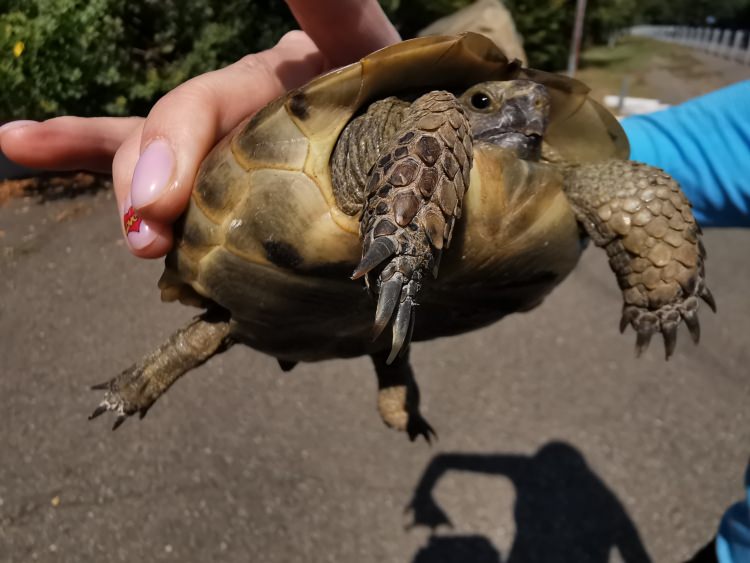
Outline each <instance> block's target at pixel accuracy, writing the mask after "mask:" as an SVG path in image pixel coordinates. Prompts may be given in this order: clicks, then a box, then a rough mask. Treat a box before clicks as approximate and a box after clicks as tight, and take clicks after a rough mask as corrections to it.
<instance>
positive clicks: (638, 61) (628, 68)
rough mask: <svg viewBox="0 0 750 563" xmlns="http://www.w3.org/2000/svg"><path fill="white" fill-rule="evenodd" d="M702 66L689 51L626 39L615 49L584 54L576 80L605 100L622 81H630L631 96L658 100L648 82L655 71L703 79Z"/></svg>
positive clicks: (595, 49)
mask: <svg viewBox="0 0 750 563" xmlns="http://www.w3.org/2000/svg"><path fill="white" fill-rule="evenodd" d="M701 67H702V65H701V64H700V63H699V62H698V61H697V60H696V59H695V57H693V55H692V54H691V52H690V50H689V49H686V48H685V47H682V46H680V45H673V44H670V43H663V42H661V41H654V40H652V39H646V38H641V37H624V38H622V39H620V40H619V41H618V42H617V44H616V45H615V46H613V47H607V46H602V47H593V48H591V49H587V50H586V51H584V52H583V53H582V55H581V64H580V69H579V71H578V73H577V74H576V78H578V79H579V80H581V81H583V82H585V83H586V84H587V85H588V86H589V87H590V88H591V90H592V95H593V97H594V98H596V99H598V100H600V101H601V100H602V99H603V97H604V95H605V94H618V93H619V92H620V90H621V88H622V86H623V81H625V80H627V82H628V95H629V96H637V97H644V98H654V97H657V95H656V92H655V91H654V90H653V88H652V87H651V86H650V84H649V81H648V80H647V78H646V77H647V74H648V73H649V72H651V71H652V70H654V69H658V68H664V69H666V70H669V71H670V72H673V73H675V74H679V75H682V76H685V77H690V76H694V77H695V78H698V77H699V76H700V72H701V71H700V69H701Z"/></svg>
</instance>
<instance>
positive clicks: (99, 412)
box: [89, 404, 109, 420]
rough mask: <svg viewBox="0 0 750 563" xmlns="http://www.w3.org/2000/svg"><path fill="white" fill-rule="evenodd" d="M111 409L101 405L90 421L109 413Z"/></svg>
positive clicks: (91, 415)
mask: <svg viewBox="0 0 750 563" xmlns="http://www.w3.org/2000/svg"><path fill="white" fill-rule="evenodd" d="M108 410H109V409H108V408H107V405H105V404H101V405H99V406H98V407H96V408H95V409H94V412H92V413H91V414H90V415H89V420H94V419H95V418H96V417H98V416H101V415H103V414H104V413H105V412H107V411H108Z"/></svg>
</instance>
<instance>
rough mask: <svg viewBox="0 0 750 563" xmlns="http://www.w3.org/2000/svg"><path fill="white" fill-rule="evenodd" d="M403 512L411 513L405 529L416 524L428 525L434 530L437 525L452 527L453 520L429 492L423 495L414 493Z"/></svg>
mask: <svg viewBox="0 0 750 563" xmlns="http://www.w3.org/2000/svg"><path fill="white" fill-rule="evenodd" d="M405 512H406V513H412V514H413V519H412V521H411V523H410V524H407V526H406V528H407V529H411V528H415V527H417V526H428V527H429V528H431V529H432V530H435V529H436V528H438V526H447V527H449V528H452V527H453V522H451V520H450V518H448V515H447V514H446V513H445V512H444V511H443V509H442V508H440V506H439V505H438V504H437V503H436V502H435V499H433V498H432V495H431V494H429V493H427V494H424V495H422V494H419V493H416V494H415V495H414V496H413V497H412V500H411V502H410V503H409V504H408V506H407V507H406V510H405Z"/></svg>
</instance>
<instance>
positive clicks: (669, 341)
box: [662, 323, 677, 360]
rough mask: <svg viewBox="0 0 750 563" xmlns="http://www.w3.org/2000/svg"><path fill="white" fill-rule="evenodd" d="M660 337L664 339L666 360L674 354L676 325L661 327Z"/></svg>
mask: <svg viewBox="0 0 750 563" xmlns="http://www.w3.org/2000/svg"><path fill="white" fill-rule="evenodd" d="M662 336H663V337H664V354H665V359H666V360H668V359H669V358H670V356H671V355H672V354H673V353H674V349H675V346H676V345H677V323H672V324H670V325H667V326H663V327H662Z"/></svg>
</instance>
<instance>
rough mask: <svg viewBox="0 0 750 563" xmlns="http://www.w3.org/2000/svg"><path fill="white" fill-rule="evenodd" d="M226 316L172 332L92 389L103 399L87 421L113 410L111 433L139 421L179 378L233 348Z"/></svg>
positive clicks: (216, 314) (215, 314) (211, 314)
mask: <svg viewBox="0 0 750 563" xmlns="http://www.w3.org/2000/svg"><path fill="white" fill-rule="evenodd" d="M232 343H233V341H232V340H231V338H230V337H229V315H228V313H227V312H226V311H223V310H215V311H208V312H206V313H204V314H203V315H201V316H200V317H198V318H196V319H194V320H193V321H192V322H191V323H190V324H188V325H187V326H185V327H183V328H181V329H180V330H178V331H177V332H175V333H174V334H173V335H172V336H170V337H169V339H168V340H167V341H166V342H164V343H163V344H162V345H161V346H159V347H158V348H157V349H156V350H154V351H153V352H152V353H151V354H149V355H147V356H146V357H144V358H143V359H142V360H141V361H140V362H138V363H136V364H133V365H132V366H130V367H129V368H128V369H126V370H125V371H123V372H122V373H121V374H120V375H118V376H117V377H114V378H113V379H111V380H110V381H108V382H106V383H102V384H100V385H95V386H93V387H92V389H96V390H103V391H104V400H103V401H102V402H101V403H100V404H99V406H98V407H97V408H96V410H95V411H94V412H93V413H92V414H91V416H90V417H89V420H90V419H93V418H96V417H97V416H99V415H101V414H104V413H105V412H107V411H113V412H115V413H116V414H117V419H116V420H115V423H114V426H113V427H112V430H115V429H117V428H118V427H119V426H120V425H121V424H122V423H123V422H124V421H125V420H126V419H127V418H128V417H129V416H131V415H133V414H135V413H138V414H139V415H140V418H143V417H144V416H146V413H147V412H148V410H149V409H150V408H151V406H152V405H153V404H154V402H155V401H156V400H157V399H158V398H159V397H161V395H163V394H164V393H165V392H166V391H167V389H169V387H170V386H171V385H172V384H173V383H174V382H175V381H177V379H179V378H180V377H181V376H182V375H184V374H185V373H187V372H188V371H190V370H191V369H193V368H195V367H197V366H199V365H201V364H202V363H204V362H205V361H207V360H208V359H209V358H211V357H212V356H214V355H216V354H219V353H221V352H223V351H225V350H226V349H227V348H229V347H230V346H231V345H232Z"/></svg>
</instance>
